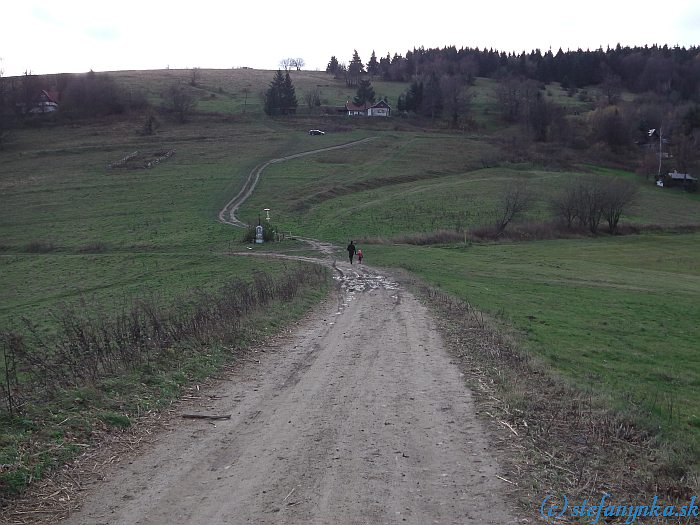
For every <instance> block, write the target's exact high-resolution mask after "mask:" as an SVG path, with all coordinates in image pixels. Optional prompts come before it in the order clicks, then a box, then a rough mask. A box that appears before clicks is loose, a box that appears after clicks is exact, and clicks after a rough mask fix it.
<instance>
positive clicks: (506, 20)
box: [0, 0, 700, 76]
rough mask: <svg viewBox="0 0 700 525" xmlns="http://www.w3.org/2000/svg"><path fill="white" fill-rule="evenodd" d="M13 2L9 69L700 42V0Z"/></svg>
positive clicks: (3, 39) (0, 12) (268, 65)
mask: <svg viewBox="0 0 700 525" xmlns="http://www.w3.org/2000/svg"><path fill="white" fill-rule="evenodd" d="M184 4H185V5H180V3H179V2H173V1H172V0H170V1H168V2H166V1H162V0H139V1H136V0H119V1H114V0H111V1H109V2H106V1H102V0H92V1H86V0H61V1H57V0H52V1H46V0H5V1H3V2H2V6H1V7H0V58H1V59H2V62H0V68H2V69H3V70H4V74H5V75H6V76H12V75H20V74H22V73H23V72H24V71H27V70H29V71H32V72H33V73H35V74H44V73H59V72H84V71H89V70H90V69H93V70H94V71H114V70H124V69H162V68H166V67H168V66H169V67H170V68H189V67H202V68H230V67H241V66H248V67H253V68H256V69H277V68H278V66H279V62H280V60H281V59H283V58H287V57H301V58H303V59H304V60H305V62H306V68H305V69H320V70H325V68H326V64H327V63H328V61H329V59H330V57H331V56H332V55H335V56H336V57H337V58H338V60H339V61H340V62H348V61H349V60H350V58H351V57H352V53H353V50H354V49H357V51H358V53H359V54H360V57H361V58H362V60H363V62H365V63H366V62H367V61H368V60H369V58H370V55H371V53H372V51H373V50H374V51H376V54H377V57H378V58H379V57H382V56H386V54H387V53H391V55H392V56H393V54H394V53H399V54H401V55H405V53H406V51H407V50H409V49H413V48H414V47H420V46H423V47H426V48H430V47H443V46H448V45H454V46H456V47H457V48H460V47H479V48H484V47H487V48H494V49H498V50H499V51H506V52H509V51H517V52H520V51H523V50H525V51H528V52H529V51H531V50H532V49H535V48H539V49H541V50H542V52H544V51H546V50H547V49H550V48H551V49H552V50H553V51H554V52H556V51H557V50H558V49H559V48H560V47H561V48H562V49H564V50H567V49H572V50H575V49H578V48H582V49H595V48H598V47H601V46H602V47H603V48H605V47H607V46H608V45H610V46H611V47H612V46H615V45H616V44H617V43H618V42H619V43H621V44H622V45H629V46H635V45H642V46H643V45H645V44H648V45H653V44H655V43H656V44H660V45H663V44H668V45H669V46H675V45H681V46H685V47H690V46H697V45H700V1H698V0H663V1H660V0H655V1H650V0H579V1H576V0H574V1H571V0H568V1H567V0H531V1H527V0H519V1H515V0H455V1H446V0H428V1H426V2H419V3H418V4H419V5H422V6H423V7H420V8H418V7H416V5H417V4H416V3H415V2H412V1H409V0H401V1H395V0H383V1H380V2H376V3H369V4H362V3H361V2H360V3H358V2H338V1H334V0H331V1H328V0H326V1H323V2H322V1H312V0H296V1H295V0H287V1H283V2H282V1H278V0H272V1H270V0H268V1H255V0H252V1H251V0H244V1H242V2H240V1H237V0H227V1H220V0H203V1H199V2H184Z"/></svg>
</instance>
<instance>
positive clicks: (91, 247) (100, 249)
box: [78, 241, 107, 253]
mask: <svg viewBox="0 0 700 525" xmlns="http://www.w3.org/2000/svg"><path fill="white" fill-rule="evenodd" d="M78 251H79V252H80V253H104V252H106V251H107V245H106V244H105V243H103V242H102V241H95V242H91V243H88V244H86V245H84V246H81V247H80V248H79V249H78Z"/></svg>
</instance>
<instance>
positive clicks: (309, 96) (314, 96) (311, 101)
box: [304, 87, 321, 111]
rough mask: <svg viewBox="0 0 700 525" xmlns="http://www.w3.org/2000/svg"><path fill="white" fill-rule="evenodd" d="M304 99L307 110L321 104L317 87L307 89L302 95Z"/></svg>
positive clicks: (319, 91)
mask: <svg viewBox="0 0 700 525" xmlns="http://www.w3.org/2000/svg"><path fill="white" fill-rule="evenodd" d="M304 100H305V101H306V105H307V106H308V108H309V111H311V110H313V109H314V108H316V107H318V106H320V105H321V90H320V89H318V88H317V87H316V88H314V89H312V90H310V91H307V92H306V94H305V95H304Z"/></svg>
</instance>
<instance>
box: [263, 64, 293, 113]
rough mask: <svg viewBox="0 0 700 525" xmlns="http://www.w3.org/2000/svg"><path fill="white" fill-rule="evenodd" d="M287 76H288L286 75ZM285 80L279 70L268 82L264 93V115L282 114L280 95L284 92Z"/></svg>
mask: <svg viewBox="0 0 700 525" xmlns="http://www.w3.org/2000/svg"><path fill="white" fill-rule="evenodd" d="M288 76H289V75H288ZM284 82H285V78H284V75H282V71H280V70H279V69H278V70H277V73H275V77H274V78H273V79H272V82H270V87H269V89H268V90H267V92H265V114H266V115H279V114H280V113H282V103H283V101H282V93H283V90H284Z"/></svg>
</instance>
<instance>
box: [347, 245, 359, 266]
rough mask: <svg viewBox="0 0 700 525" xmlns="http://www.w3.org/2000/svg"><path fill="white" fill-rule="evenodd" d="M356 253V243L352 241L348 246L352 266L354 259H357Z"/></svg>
mask: <svg viewBox="0 0 700 525" xmlns="http://www.w3.org/2000/svg"><path fill="white" fill-rule="evenodd" d="M356 251H357V250H356V249H355V241H350V244H348V257H349V258H350V264H352V258H353V257H355V252H356Z"/></svg>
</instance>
